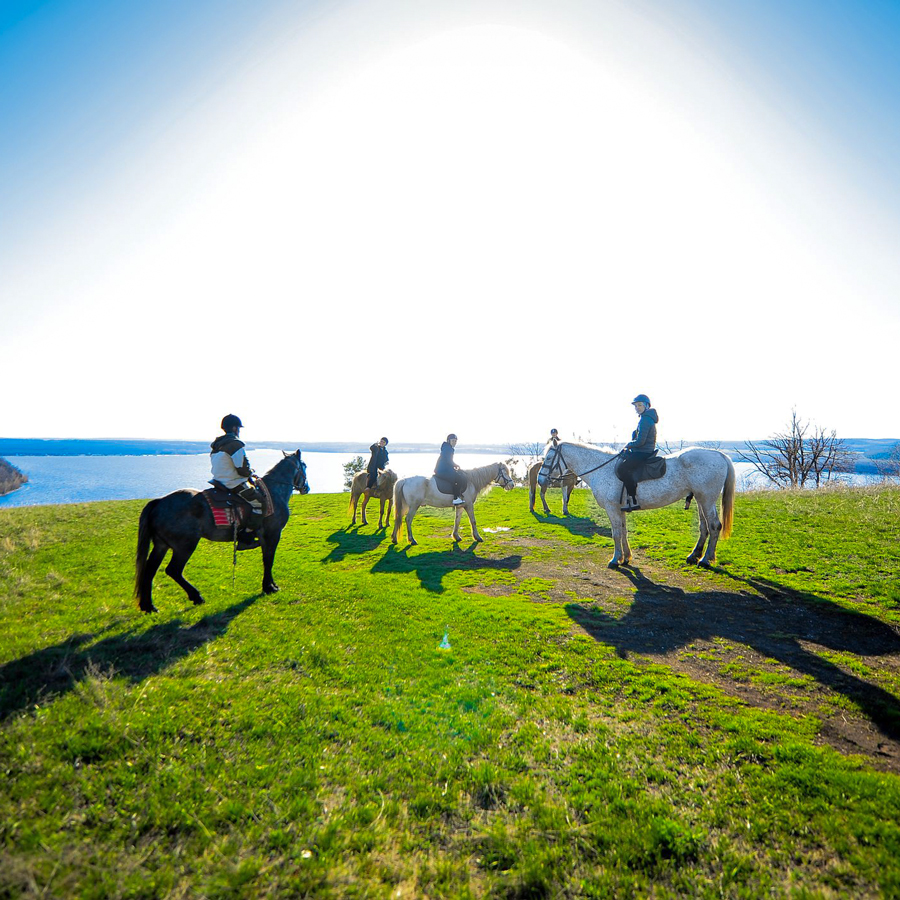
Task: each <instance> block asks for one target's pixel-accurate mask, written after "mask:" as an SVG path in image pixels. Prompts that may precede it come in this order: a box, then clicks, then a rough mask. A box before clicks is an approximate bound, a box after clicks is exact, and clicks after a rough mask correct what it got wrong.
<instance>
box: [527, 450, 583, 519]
mask: <svg viewBox="0 0 900 900" xmlns="http://www.w3.org/2000/svg"><path fill="white" fill-rule="evenodd" d="M542 464H543V463H542V460H538V461H537V462H536V463H534V464H533V465H532V466H531V467H530V468H529V469H528V509H529V510H530V511H531V512H534V497H535V494H536V493H537V486H538V472H540V471H541V465H542ZM553 480H554V481H561V483H562V500H563V507H562V512H563V515H564V516H567V515H568V514H569V497H571V496H572V491H574V490H575V484H576V482H577V481H578V476H577V475H576V474H575V473H574V472H566V474H565V475H563V477H562V479H558V478H554V479H553ZM548 487H550V480H549V479H548V480H547V481H545V482H544V483H543V484H542V485H541V503H543V504H544V514H545V515H548V516H549V515H550V507H549V506H547V488H548Z"/></svg>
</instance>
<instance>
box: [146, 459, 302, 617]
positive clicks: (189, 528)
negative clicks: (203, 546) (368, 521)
mask: <svg viewBox="0 0 900 900" xmlns="http://www.w3.org/2000/svg"><path fill="white" fill-rule="evenodd" d="M262 481H264V482H265V484H266V487H267V488H268V489H269V493H270V494H271V495H272V503H273V505H274V507H275V511H274V513H273V514H272V515H271V516H266V518H265V519H263V524H262V527H261V528H260V529H259V538H260V546H261V547H262V556H263V581H262V589H263V592H264V593H266V594H274V593H275V591H277V590H278V585H277V584H275V581H274V579H273V578H272V563H273V561H274V559H275V550H276V549H277V548H278V542H279V541H280V540H281V531H282V529H283V528H284V526H285V525H286V524H287V520H288V517H289V516H290V509H289V507H288V501H289V500H290V499H291V493H292V492H293V491H299V492H300V493H301V494H308V493H309V485H308V484H307V482H306V463H305V462H303V460H302V459H300V451H299V450H298V451H297V452H296V453H285V454H284V459H282V460H281V461H280V462H278V463H276V464H275V465H274V466H273V467H272V468H271V469H270V470H269V471H268V472H267V473H266V474H265V475H263V477H262ZM200 538H206V539H207V540H209V541H232V540H233V539H234V529H233V528H232V527H231V526H230V525H220V526H217V525H216V523H215V521H214V520H213V515H212V512H211V510H210V508H209V504H208V503H207V502H206V500H205V499H204V497H203V495H202V494H201V493H200V492H199V491H192V490H183V491H175V492H174V493H172V494H167V495H166V496H165V497H160V498H159V499H158V500H151V501H150V502H149V503H148V504H147V505H146V506H145V507H144V508H143V510H141V519H140V524H139V525H138V545H137V554H136V557H135V578H134V593H135V596H136V597H137V598H138V601H139V603H138V605H139V607H140V609H141V610H143V611H144V612H146V613H152V612H156V607H155V606H154V605H153V576H154V575H155V574H156V571H157V569H159V567H160V564H161V563H162V561H163V558H164V557H165V555H166V554H167V553H168V552H169V550H171V551H172V558H171V560H169V565H168V566H166V575H168V576H169V577H170V578H171V579H172V580H173V581H174V582H175V583H176V584H180V585H181V587H183V588H184V590H185V591H186V593H187V595H188V597H189V598H190V599H191V601H192V602H193V603H195V604H197V605H199V604H201V603H203V597H202V596H201V595H200V591H198V590H197V588H195V587H194V586H193V585H192V584H191V583H190V582H189V581H188V580H187V579H186V578H185V577H184V574H183V573H184V567H185V566H186V565H187V562H188V560H189V559H190V558H191V554H192V553H193V552H194V551H195V550H196V549H197V544H199V543H200ZM151 543H152V544H153V549H152V550H151V549H150V545H151Z"/></svg>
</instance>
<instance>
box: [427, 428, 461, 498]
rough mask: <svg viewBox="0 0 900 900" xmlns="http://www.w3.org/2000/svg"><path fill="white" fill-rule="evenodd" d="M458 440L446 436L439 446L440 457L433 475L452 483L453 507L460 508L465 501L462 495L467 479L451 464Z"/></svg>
mask: <svg viewBox="0 0 900 900" xmlns="http://www.w3.org/2000/svg"><path fill="white" fill-rule="evenodd" d="M457 440H458V438H457V437H456V435H455V434H448V435H447V440H446V441H444V443H443V444H441V455H440V457H439V458H438V461H437V465H436V466H435V467H434V474H435V475H437V477H438V478H446V479H447V481H452V482H453V505H454V506H462V504H463V503H465V500H463V499H462V495H463V494H464V493H465V492H466V488H467V487H468V479H467V478H466V475H465V473H464V472H463V471H462V469H460V467H459V466H458V465H456V463H455V462H453V450H454V447H456V442H457Z"/></svg>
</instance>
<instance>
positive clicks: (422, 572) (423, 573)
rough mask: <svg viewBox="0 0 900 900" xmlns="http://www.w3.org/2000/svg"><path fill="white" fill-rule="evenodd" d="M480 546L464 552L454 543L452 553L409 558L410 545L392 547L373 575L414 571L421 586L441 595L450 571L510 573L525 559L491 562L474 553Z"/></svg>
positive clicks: (507, 557) (433, 553)
mask: <svg viewBox="0 0 900 900" xmlns="http://www.w3.org/2000/svg"><path fill="white" fill-rule="evenodd" d="M477 546H478V544H477V543H475V542H473V543H471V544H470V545H469V546H468V547H466V548H465V549H462V548H461V547H458V546H457V545H456V544H454V545H453V547H452V549H450V550H439V551H438V550H435V551H432V552H430V553H416V554H414V555H413V556H410V555H409V547H408V546H406V547H403V549H397V547H395V546H394V545H393V544H391V546H390V547H388V549H387V552H386V553H385V554H384V556H382V557H381V559H380V560H378V562H376V563H375V565H374V566H372V572H373V573H374V574H383V573H389V574H391V575H396V574H398V573H399V574H405V573H409V572H415V574H416V575H417V576H418V579H419V581H420V582H421V584H422V587H424V588H425V589H426V590H428V591H432V592H433V593H436V594H440V593H442V592H443V591H444V590H445V588H444V576H445V575H447V574H448V573H449V572H459V571H478V570H497V569H503V570H505V571H508V572H511V571H513V570H514V569H518V568H519V566H520V565H522V557H521V556H519V555H518V554H514V555H512V556H505V557H503V559H490V558H489V557H486V556H479V555H478V554H477V553H475V548H476V547H477Z"/></svg>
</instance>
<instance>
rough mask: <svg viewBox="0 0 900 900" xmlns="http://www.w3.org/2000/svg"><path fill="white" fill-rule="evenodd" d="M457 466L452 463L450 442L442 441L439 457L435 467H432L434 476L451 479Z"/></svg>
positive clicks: (451, 445)
mask: <svg viewBox="0 0 900 900" xmlns="http://www.w3.org/2000/svg"><path fill="white" fill-rule="evenodd" d="M456 469H457V466H456V464H455V463H454V462H453V444H451V443H450V441H444V443H443V444H441V455H440V457H439V458H438V461H437V465H436V466H435V467H434V474H435V475H440V476H441V478H453V476H454V475H455V474H456Z"/></svg>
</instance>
